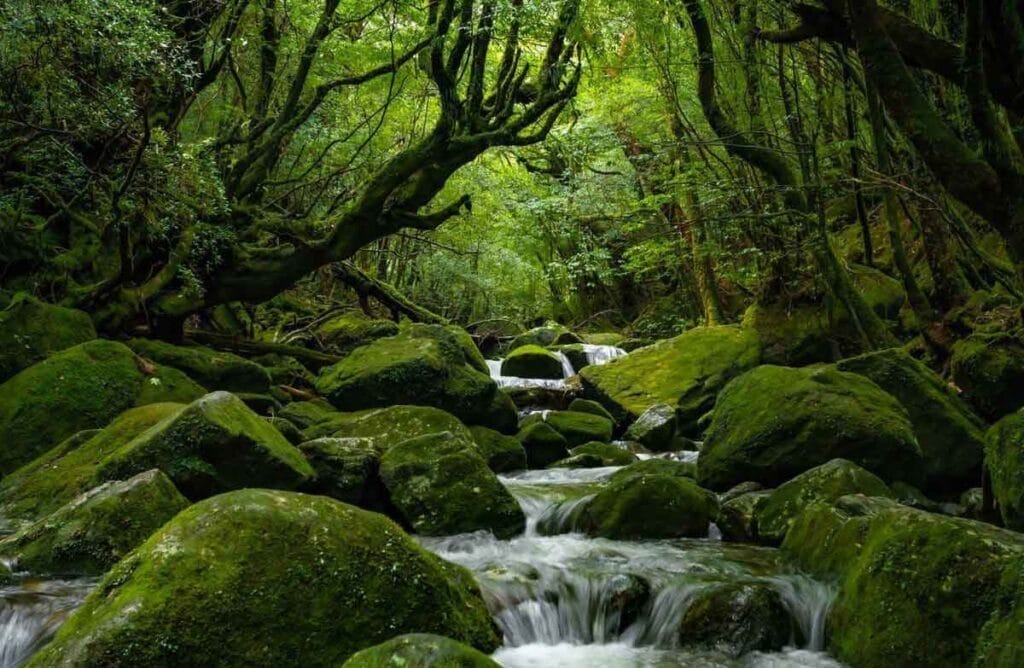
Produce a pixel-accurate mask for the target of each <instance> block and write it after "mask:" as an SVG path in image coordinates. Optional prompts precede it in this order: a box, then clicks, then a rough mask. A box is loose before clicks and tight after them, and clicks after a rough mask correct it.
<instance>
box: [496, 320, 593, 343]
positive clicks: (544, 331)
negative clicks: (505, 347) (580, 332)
mask: <svg viewBox="0 0 1024 668" xmlns="http://www.w3.org/2000/svg"><path fill="white" fill-rule="evenodd" d="M569 343H583V339H581V338H580V337H579V336H577V335H576V334H573V333H572V332H570V331H569V330H568V329H567V328H566V327H564V326H562V325H559V324H558V323H556V322H549V323H548V324H546V325H544V326H542V327H534V328H533V329H530V330H527V331H525V332H523V333H522V334H520V335H518V336H517V337H516V338H514V339H512V343H511V344H509V350H515V349H516V348H521V347H522V346H541V347H545V346H553V345H563V344H569Z"/></svg>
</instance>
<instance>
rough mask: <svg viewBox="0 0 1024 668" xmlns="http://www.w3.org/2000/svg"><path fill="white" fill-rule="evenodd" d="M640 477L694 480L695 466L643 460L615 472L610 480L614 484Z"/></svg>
mask: <svg viewBox="0 0 1024 668" xmlns="http://www.w3.org/2000/svg"><path fill="white" fill-rule="evenodd" d="M642 475H667V476H676V477H679V478H689V479H691V480H696V478H697V466H696V465H695V464H693V462H680V461H676V460H673V459H659V458H654V459H645V460H643V461H640V462H637V463H635V464H630V465H629V466H627V467H626V468H624V469H622V470H621V471H616V472H615V473H614V474H613V475H612V477H611V480H612V481H613V482H616V481H620V480H625V479H626V478H631V477H634V476H642Z"/></svg>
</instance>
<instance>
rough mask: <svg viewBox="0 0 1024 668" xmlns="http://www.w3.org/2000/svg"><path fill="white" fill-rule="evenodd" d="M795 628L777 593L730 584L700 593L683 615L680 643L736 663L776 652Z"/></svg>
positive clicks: (755, 585) (750, 585) (766, 587)
mask: <svg viewBox="0 0 1024 668" xmlns="http://www.w3.org/2000/svg"><path fill="white" fill-rule="evenodd" d="M795 633H796V624H794V623H793V619H792V617H791V616H790V614H789V611H788V610H787V609H786V605H785V603H783V601H782V596H781V595H779V592H778V591H776V590H775V589H773V588H772V587H771V586H770V585H768V584H766V583H763V582H733V583H728V584H721V585H715V586H711V587H707V588H705V589H702V590H701V591H699V592H698V593H697V594H696V595H695V596H694V598H693V600H692V601H691V602H690V604H689V605H688V606H687V607H686V610H685V611H684V612H683V617H682V621H681V622H680V624H679V642H680V643H681V644H683V645H697V646H701V647H706V648H708V649H712V650H715V651H718V652H721V653H723V654H725V655H726V656H729V657H732V658H733V659H738V658H739V657H741V656H743V655H745V654H748V653H750V652H755V651H756V652H777V651H779V650H781V649H782V648H783V647H784V646H785V645H787V644H788V643H789V642H790V639H791V638H792V637H793V636H794V635H795Z"/></svg>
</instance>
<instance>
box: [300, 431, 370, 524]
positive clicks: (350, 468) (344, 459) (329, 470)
mask: <svg viewBox="0 0 1024 668" xmlns="http://www.w3.org/2000/svg"><path fill="white" fill-rule="evenodd" d="M299 451H300V452H302V454H303V455H304V456H305V457H306V460H307V461H308V462H309V464H310V466H312V467H313V471H314V472H315V476H314V477H313V478H312V479H311V480H309V482H307V483H306V485H305V487H303V491H307V492H310V493H312V494H323V495H324V496H329V497H331V498H332V499H337V500H339V501H344V502H345V503H351V504H352V505H354V506H359V507H360V508H368V509H370V510H378V511H381V512H384V511H386V510H388V509H389V503H388V494H387V490H386V489H385V488H384V484H383V483H382V482H381V480H380V477H379V475H378V473H379V471H380V452H379V451H378V450H377V448H376V447H375V446H374V443H373V441H372V440H370V439H368V438H333V437H327V436H325V437H323V438H317V439H314V440H312V441H306V442H304V443H302V444H300V445H299Z"/></svg>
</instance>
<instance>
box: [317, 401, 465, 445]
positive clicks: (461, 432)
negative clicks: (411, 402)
mask: <svg viewBox="0 0 1024 668" xmlns="http://www.w3.org/2000/svg"><path fill="white" fill-rule="evenodd" d="M445 431H447V432H450V433H452V434H454V435H456V436H459V437H461V438H465V439H469V440H472V438H473V436H472V434H471V433H470V431H469V429H468V428H467V427H466V426H465V425H464V424H462V422H461V421H459V419H458V418H457V417H455V416H454V415H452V414H451V413H446V412H445V411H443V410H441V409H439V408H431V407H430V406H388V407H387V408H375V409H372V410H368V411H356V412H354V413H337V412H335V413H333V414H332V416H331V417H330V419H328V420H326V421H324V422H321V423H320V424H317V425H314V426H313V427H311V428H309V429H307V430H306V431H305V432H304V433H305V436H306V438H308V439H314V438H320V437H322V436H334V437H337V438H366V439H370V440H371V441H372V442H373V444H374V446H375V447H376V448H377V450H379V451H380V452H385V451H387V450H388V449H389V448H391V447H392V446H395V445H397V444H399V443H401V442H402V441H407V440H409V439H410V438H416V437H418V436H426V435H427V434H439V433H441V432H445Z"/></svg>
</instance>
